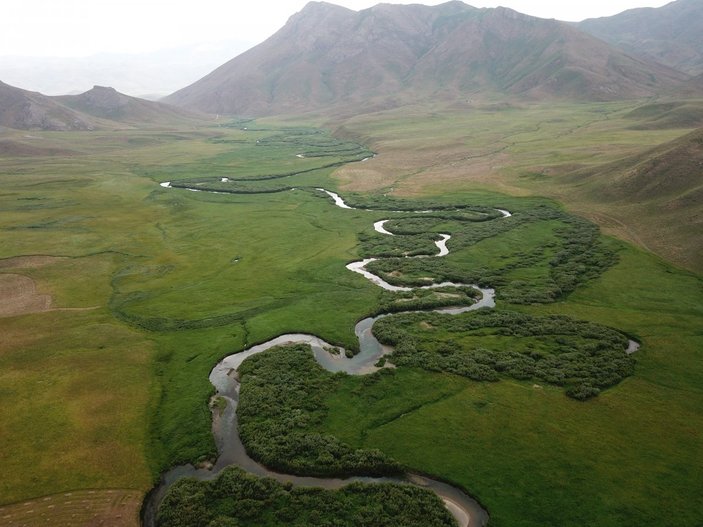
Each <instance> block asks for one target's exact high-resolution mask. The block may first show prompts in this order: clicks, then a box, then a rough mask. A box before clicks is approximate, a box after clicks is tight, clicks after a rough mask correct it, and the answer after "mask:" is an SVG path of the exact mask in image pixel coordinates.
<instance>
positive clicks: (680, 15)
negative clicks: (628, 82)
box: [578, 0, 703, 75]
mask: <svg viewBox="0 0 703 527" xmlns="http://www.w3.org/2000/svg"><path fill="white" fill-rule="evenodd" d="M578 27H579V29H581V30H583V31H586V32H588V33H590V34H591V35H594V36H596V37H598V38H600V39H603V40H605V41H606V42H609V43H611V44H613V45H616V46H619V47H621V48H622V49H624V50H626V51H627V52H629V53H633V54H637V55H639V56H641V57H645V58H650V59H654V60H656V61H658V62H661V63H662V64H666V65H667V66H670V67H672V68H676V69H678V70H681V71H683V72H686V73H689V74H691V75H698V74H700V73H703V2H701V1H700V0H678V1H676V2H671V3H669V4H667V5H665V6H663V7H659V8H641V9H630V10H628V11H624V12H622V13H620V14H618V15H615V16H611V17H603V18H591V19H588V20H584V21H583V22H580V23H579V24H578Z"/></svg>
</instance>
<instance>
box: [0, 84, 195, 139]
mask: <svg viewBox="0 0 703 527" xmlns="http://www.w3.org/2000/svg"><path fill="white" fill-rule="evenodd" d="M200 119H202V116H201V115H198V114H196V113H194V112H191V111H188V110H183V109H181V108H175V107H173V106H169V105H167V104H163V103H159V102H153V101H146V100H143V99H138V98H136V97H129V96H127V95H124V94H121V93H119V92H117V91H116V90H114V89H113V88H105V87H101V86H95V87H94V88H93V89H92V90H89V91H87V92H86V93H83V94H81V95H67V96H61V97H49V96H47V95H42V94H41V93H37V92H31V91H27V90H23V89H20V88H16V87H14V86H10V85H8V84H5V83H3V82H0V126H2V127H6V128H13V129H18V130H57V131H61V130H96V129H114V128H125V127H129V126H130V125H137V124H139V125H169V124H174V123H178V122H180V123H183V122H187V121H193V120H200Z"/></svg>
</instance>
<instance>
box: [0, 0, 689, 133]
mask: <svg viewBox="0 0 703 527" xmlns="http://www.w3.org/2000/svg"><path fill="white" fill-rule="evenodd" d="M586 31H589V32H591V33H593V34H594V35H599V36H602V37H603V38H608V39H609V40H610V41H611V42H613V43H615V44H617V45H618V46H622V47H624V48H626V49H627V51H623V49H621V48H620V47H616V46H615V45H613V44H609V43H606V42H605V41H604V40H601V39H600V38H596V37H595V36H593V35H590V34H588V33H586ZM701 35H703V2H701V1H700V0H678V1H676V2H672V3H671V4H668V5H667V6H664V7H662V8H658V9H636V10H631V11H626V12H624V13H621V14H620V15H616V16H614V17H608V18H601V19H592V20H586V21H584V22H582V23H580V24H578V25H575V24H569V23H564V22H559V21H556V20H546V19H541V18H535V17H531V16H528V15H523V14H520V13H517V12H516V11H513V10H510V9H506V8H495V9H478V8H474V7H471V6H469V5H466V4H464V3H463V2H460V1H456V0H455V1H450V2H447V3H445V4H441V5H438V6H432V7H430V6H423V5H417V4H415V5H397V4H396V5H393V4H379V5H377V6H375V7H372V8H369V9H365V10H362V11H358V12H357V11H353V10H350V9H347V8H344V7H340V6H336V5H333V4H330V3H326V2H310V3H309V4H308V5H307V6H306V7H305V8H304V9H303V10H302V11H300V12H299V13H297V14H295V15H293V16H292V17H291V18H290V19H289V21H288V23H287V24H286V25H285V26H284V27H283V28H281V29H280V30H279V31H278V32H277V33H275V34H274V35H273V36H271V37H270V38H269V39H267V40H266V41H264V42H263V43H261V44H259V45H258V46H255V47H254V48H252V49H250V50H248V51H246V52H244V53H242V54H241V55H238V56H236V57H235V58H233V59H231V60H229V62H226V63H225V64H223V65H222V66H220V67H218V68H217V69H215V70H214V71H212V72H211V73H210V74H208V75H207V76H205V77H204V78H202V79H200V80H198V81H196V82H195V83H193V84H191V85H190V86H187V87H185V88H183V89H181V90H179V91H177V92H175V93H173V94H172V95H170V96H168V97H167V98H165V99H163V101H164V102H167V103H170V104H171V105H175V106H179V107H182V108H185V109H188V110H196V111H198V112H204V113H210V114H228V115H240V116H248V117H250V116H254V117H255V116H264V115H275V114H284V113H291V114H302V113H305V112H310V111H320V110H325V109H331V110H333V111H335V112H342V113H357V112H360V111H374V110H378V109H384V108H390V107H397V106H402V105H403V104H407V103H416V102H421V101H431V102H434V101H440V102H445V103H456V104H460V105H467V104H470V103H471V102H473V101H474V100H479V101H480V100H488V101H491V100H502V99H505V98H518V99H523V100H528V101H530V100H532V101H542V100H557V99H562V100H576V101H610V100H621V99H633V98H642V97H651V96H658V95H675V96H679V95H681V96H691V95H703V36H701ZM221 51H222V50H221V49H220V51H219V52H218V53H220V52H221ZM196 55H197V54H196ZM215 55H217V53H216V54H215ZM193 56H195V55H191V57H193ZM217 56H221V55H217ZM174 67H175V66H174ZM158 71H160V70H158ZM96 90H97V91H95V90H90V91H89V92H87V93H85V94H83V95H81V96H77V97H78V98H71V97H53V98H49V97H46V96H44V95H41V94H39V93H36V92H30V91H26V90H22V89H19V88H17V89H15V88H12V87H11V86H9V85H7V84H3V85H2V86H0V126H6V127H10V128H20V129H47V130H89V129H93V128H99V127H101V126H105V123H101V122H99V121H100V120H106V119H107V120H110V121H118V122H122V123H127V122H129V120H130V119H131V120H133V121H134V122H147V123H158V122H167V121H169V120H170V119H173V118H188V117H187V115H186V114H178V113H177V112H176V111H175V110H174V109H173V108H170V107H169V106H167V105H159V106H154V105H149V104H147V103H146V102H145V101H140V100H139V99H136V98H127V96H124V95H121V94H118V92H116V91H114V90H112V92H107V91H105V90H104V89H96ZM108 126H109V125H108Z"/></svg>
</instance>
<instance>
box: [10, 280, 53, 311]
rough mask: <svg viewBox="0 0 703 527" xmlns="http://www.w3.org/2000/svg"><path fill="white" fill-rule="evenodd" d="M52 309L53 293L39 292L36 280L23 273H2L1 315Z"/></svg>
mask: <svg viewBox="0 0 703 527" xmlns="http://www.w3.org/2000/svg"><path fill="white" fill-rule="evenodd" d="M49 309H51V295H44V294H41V293H37V286H36V283H35V282H34V280H32V279H31V278H29V277H28V276H24V275H21V274H0V317H13V316H16V315H26V314H28V313H40V312H42V311H48V310H49Z"/></svg>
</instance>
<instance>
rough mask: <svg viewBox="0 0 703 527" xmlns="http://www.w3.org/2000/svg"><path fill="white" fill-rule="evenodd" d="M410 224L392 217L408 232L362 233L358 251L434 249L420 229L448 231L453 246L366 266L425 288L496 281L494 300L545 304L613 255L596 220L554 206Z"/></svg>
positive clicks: (387, 252)
mask: <svg viewBox="0 0 703 527" xmlns="http://www.w3.org/2000/svg"><path fill="white" fill-rule="evenodd" d="M407 224H408V225H409V227H405V225H406V220H404V219H396V220H394V221H393V222H392V223H390V222H389V224H387V225H386V228H388V229H390V230H391V232H394V233H396V232H397V233H399V234H404V233H409V234H406V235H400V236H383V237H381V236H380V235H378V236H370V235H361V236H360V240H361V252H362V254H365V255H371V254H374V252H375V251H379V252H380V253H381V254H382V255H384V256H385V255H387V256H398V255H399V254H402V255H405V253H407V252H409V250H410V249H409V247H411V246H412V245H413V243H415V244H417V243H418V241H421V242H423V244H422V245H421V246H420V248H417V249H416V251H415V253H420V254H428V253H432V252H431V250H430V247H429V241H430V240H432V239H433V235H431V234H424V235H422V234H415V233H417V232H418V231H420V230H425V232H427V231H430V232H440V231H441V232H446V233H447V234H451V236H452V238H451V240H450V241H449V242H448V246H449V248H450V250H451V252H450V254H449V256H447V257H445V258H413V259H408V258H386V259H383V260H377V261H374V262H371V263H369V264H368V266H367V269H368V270H369V271H371V272H373V273H374V274H377V275H379V276H381V277H382V278H383V279H384V280H386V281H387V282H389V283H391V284H394V285H401V286H411V287H413V286H422V285H427V283H428V278H429V279H432V280H433V281H435V282H443V281H451V282H461V283H468V284H479V285H481V286H487V287H494V288H495V289H496V292H497V296H498V298H500V299H502V300H505V301H506V302H510V303H514V304H532V303H549V302H554V301H555V300H557V299H560V298H563V297H565V296H566V295H568V294H569V293H571V292H572V291H573V290H574V289H576V287H578V286H579V285H580V284H583V283H585V282H587V281H589V280H592V279H593V278H596V277H598V276H599V275H600V274H602V273H603V271H605V270H606V269H608V268H609V267H611V266H612V265H613V264H614V263H615V262H616V261H617V256H616V254H615V252H614V251H613V249H612V247H609V246H608V245H606V244H604V243H603V242H602V241H601V239H600V232H599V230H598V227H597V226H596V225H594V224H592V223H591V222H589V221H588V220H585V219H583V218H579V217H577V216H573V215H571V214H567V213H565V212H563V211H561V210H559V209H557V208H555V207H551V206H533V207H529V208H526V209H524V210H520V211H515V213H514V214H513V215H512V216H511V217H508V218H501V219H494V220H493V221H481V222H476V221H473V220H469V221H459V220H457V219H456V218H455V217H452V216H449V217H443V216H442V215H433V216H429V217H416V218H412V219H410V221H407ZM404 228H405V229H407V230H405V231H404V230H403V229H404ZM410 233H411V234H410ZM435 236H436V235H435ZM415 247H417V245H415ZM434 253H436V250H435V251H434Z"/></svg>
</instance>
